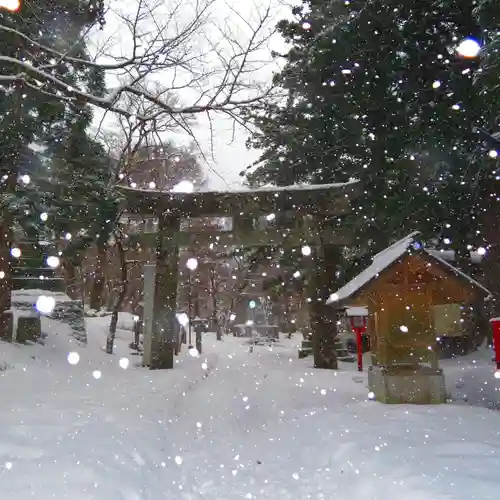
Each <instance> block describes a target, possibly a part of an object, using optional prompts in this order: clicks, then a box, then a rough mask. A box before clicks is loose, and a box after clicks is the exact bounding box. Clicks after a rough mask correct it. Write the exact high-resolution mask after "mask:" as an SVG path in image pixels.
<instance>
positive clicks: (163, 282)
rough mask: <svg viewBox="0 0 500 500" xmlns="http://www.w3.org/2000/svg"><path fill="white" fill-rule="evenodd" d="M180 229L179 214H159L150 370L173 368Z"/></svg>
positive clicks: (176, 326)
mask: <svg viewBox="0 0 500 500" xmlns="http://www.w3.org/2000/svg"><path fill="white" fill-rule="evenodd" d="M179 230H180V218H179V216H177V215H172V214H165V213H164V214H162V215H161V216H160V217H159V223H158V232H157V240H156V273H155V288H154V295H153V325H152V326H153V328H152V330H153V331H152V336H151V364H150V368H151V370H162V369H163V370H164V369H171V368H173V367H174V353H175V344H176V337H177V336H176V332H177V329H178V325H177V317H176V309H177V273H178V266H179V244H178V233H179Z"/></svg>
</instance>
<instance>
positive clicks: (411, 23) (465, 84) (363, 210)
mask: <svg viewBox="0 0 500 500" xmlns="http://www.w3.org/2000/svg"><path fill="white" fill-rule="evenodd" d="M294 14H295V20H293V21H283V22H281V23H280V25H279V31H280V33H281V34H282V35H283V36H284V38H285V40H286V41H287V42H289V43H291V44H292V48H291V50H290V51H289V52H288V53H287V54H286V55H285V61H286V65H285V68H284V70H283V71H282V72H281V73H280V74H279V75H277V76H276V81H277V83H278V84H280V85H281V86H282V87H283V88H284V89H285V90H286V92H288V96H289V97H288V101H287V102H286V103H283V104H279V105H270V106H269V107H268V109H267V110H266V112H265V114H264V115H263V116H262V115H261V116H256V124H257V125H258V127H259V128H260V130H261V134H259V135H257V136H255V138H254V139H253V141H252V145H253V146H256V147H260V148H263V149H264V153H263V155H262V156H261V158H260V160H259V162H258V163H257V169H256V170H255V171H254V172H253V173H252V174H250V175H249V176H248V180H249V182H250V183H251V184H262V183H267V182H274V183H278V184H279V183H285V184H286V183H291V182H297V181H302V182H311V183H326V182H339V181H347V180H349V179H352V178H356V179H359V180H360V181H361V183H362V186H363V190H364V196H363V197H362V198H360V199H359V200H357V201H356V206H357V207H358V209H357V213H356V214H355V215H356V217H355V220H354V221H353V223H355V224H356V225H357V228H358V230H357V235H359V236H360V238H361V242H362V243H363V244H365V243H366V242H367V241H371V242H372V244H373V245H374V247H375V248H374V249H373V250H379V249H380V248H381V247H384V246H386V245H387V244H388V243H389V242H390V240H392V239H394V238H396V237H399V236H402V235H403V234H405V233H407V232H409V231H410V230H412V229H419V230H421V231H423V232H424V233H427V234H429V235H430V234H435V233H438V234H439V233H441V231H442V230H443V229H444V228H446V227H445V226H446V225H449V226H450V227H449V228H447V229H448V230H449V231H452V234H450V235H448V236H449V237H450V239H451V240H452V241H453V242H455V241H457V242H458V241H459V242H462V243H463V245H465V244H466V243H467V242H468V241H467V240H468V239H469V238H470V237H471V236H472V235H471V234H469V231H470V229H472V230H473V223H474V220H473V219H472V218H471V209H472V203H473V194H474V189H473V188H474V182H475V179H476V174H477V167H476V166H475V165H474V164H473V159H474V153H475V149H476V146H477V142H478V138H477V135H476V134H475V132H474V127H476V126H477V125H478V124H479V123H480V120H481V112H482V102H481V99H480V97H478V95H477V91H476V89H474V87H473V75H474V72H475V70H476V62H475V61H473V60H468V59H463V58H460V57H458V56H457V54H456V53H455V52H454V47H455V46H456V45H457V44H458V43H459V41H460V40H462V39H464V38H466V37H468V36H479V35H480V33H481V30H480V28H479V26H478V25H477V23H476V21H475V20H474V18H473V16H472V4H471V3H470V2H467V1H465V0H448V1H444V2H443V1H437V0H428V1H422V2H401V1H394V0H393V1H388V2H387V1H381V0H371V1H357V2H345V3H340V2H337V1H330V2H316V1H312V0H311V1H306V2H304V4H303V6H302V7H299V8H296V9H295V11H294ZM461 220H463V221H464V224H461V225H460V224H458V221H461Z"/></svg>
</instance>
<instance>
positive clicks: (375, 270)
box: [326, 231, 491, 304]
mask: <svg viewBox="0 0 500 500" xmlns="http://www.w3.org/2000/svg"><path fill="white" fill-rule="evenodd" d="M418 234H420V233H419V231H414V232H413V233H410V234H409V235H408V236H405V237H404V238H402V239H401V240H399V241H396V243H393V244H392V245H391V246H389V247H387V248H386V249H385V250H382V251H381V252H379V253H378V254H376V255H375V257H373V262H372V264H371V265H370V266H368V267H367V268H366V269H365V270H364V271H362V272H361V273H359V274H358V275H357V276H356V277H355V278H354V279H352V280H351V281H349V283H347V284H346V285H344V286H343V287H342V288H340V289H339V290H337V292H335V293H332V294H331V295H330V297H329V298H328V300H327V301H326V303H327V304H334V303H340V302H342V301H344V300H346V299H348V298H349V297H352V296H353V295H354V294H355V293H356V292H358V291H359V290H361V289H362V288H364V287H365V286H366V285H367V284H368V283H369V282H370V281H372V280H373V279H376V278H378V276H379V274H380V273H381V272H382V271H384V270H385V269H387V268H388V267H389V266H390V265H391V264H393V263H394V262H396V261H397V260H398V259H400V258H401V257H402V256H403V255H404V254H405V253H406V252H408V250H410V247H411V246H412V245H414V250H415V251H423V252H425V253H426V254H427V255H428V256H430V257H432V258H433V259H434V260H436V261H438V262H439V263H440V264H441V265H442V266H444V267H446V268H448V269H449V270H450V271H452V272H453V273H454V274H456V275H457V276H460V277H461V278H463V279H466V280H467V281H468V282H469V283H471V284H472V285H474V286H475V287H477V288H479V289H481V290H482V291H483V292H485V294H486V295H487V299H489V298H490V297H491V292H490V291H489V290H488V289H487V288H485V287H484V286H483V285H481V284H480V283H479V282H477V281H476V280H474V279H472V278H471V277H470V276H468V275H467V274H465V273H463V272H462V271H460V270H459V269H457V268H456V267H454V266H452V265H451V264H449V263H448V262H446V261H445V260H444V259H441V258H440V257H439V256H438V255H437V253H438V252H436V251H432V250H427V249H425V248H422V247H421V246H420V244H419V242H418V241H417V240H416V236H417V235H418Z"/></svg>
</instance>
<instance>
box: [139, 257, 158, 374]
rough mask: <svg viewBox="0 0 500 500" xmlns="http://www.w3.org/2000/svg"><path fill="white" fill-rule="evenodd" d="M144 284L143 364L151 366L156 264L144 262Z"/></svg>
mask: <svg viewBox="0 0 500 500" xmlns="http://www.w3.org/2000/svg"><path fill="white" fill-rule="evenodd" d="M143 274H144V285H143V301H144V307H143V317H142V320H143V337H142V342H143V348H144V352H143V355H142V364H143V366H151V336H152V334H153V300H154V291H155V275H156V264H144V268H143Z"/></svg>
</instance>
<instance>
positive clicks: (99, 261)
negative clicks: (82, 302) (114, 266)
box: [89, 239, 108, 311]
mask: <svg viewBox="0 0 500 500" xmlns="http://www.w3.org/2000/svg"><path fill="white" fill-rule="evenodd" d="M106 250H107V248H106V244H105V243H104V241H102V240H101V239H99V240H98V241H97V256H96V263H95V268H94V279H93V282H92V290H91V293H90V303H89V307H90V309H93V310H95V311H99V310H100V309H101V308H102V306H103V304H104V286H105V285H106V275H105V272H104V269H105V266H106V262H107V258H108V255H107V251H106Z"/></svg>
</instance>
